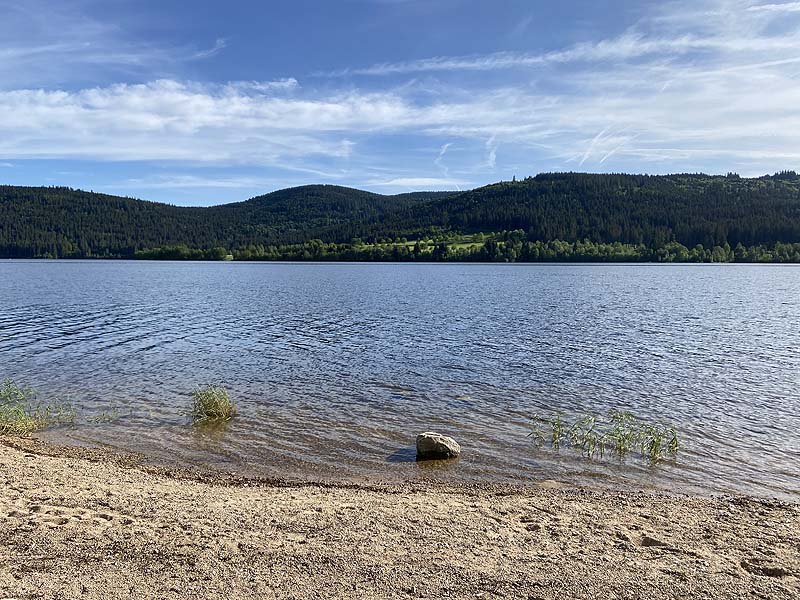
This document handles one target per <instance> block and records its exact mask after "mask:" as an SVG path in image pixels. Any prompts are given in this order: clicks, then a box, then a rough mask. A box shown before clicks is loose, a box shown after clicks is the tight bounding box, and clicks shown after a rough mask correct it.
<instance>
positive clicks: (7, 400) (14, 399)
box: [0, 379, 77, 435]
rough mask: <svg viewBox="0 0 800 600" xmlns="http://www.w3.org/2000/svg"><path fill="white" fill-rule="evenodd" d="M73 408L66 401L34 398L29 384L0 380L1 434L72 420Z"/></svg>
mask: <svg viewBox="0 0 800 600" xmlns="http://www.w3.org/2000/svg"><path fill="white" fill-rule="evenodd" d="M76 417H77V413H76V411H75V409H74V408H73V407H72V405H70V404H69V403H66V402H52V403H49V404H42V403H39V402H37V400H36V393H35V392H34V391H33V390H32V389H31V388H24V387H21V386H19V385H17V384H16V383H15V382H14V381H12V380H11V379H4V380H3V381H2V382H0V435H30V434H31V433H33V432H34V431H39V430H40V429H44V428H45V427H49V426H51V425H60V424H65V423H74V422H75V420H76Z"/></svg>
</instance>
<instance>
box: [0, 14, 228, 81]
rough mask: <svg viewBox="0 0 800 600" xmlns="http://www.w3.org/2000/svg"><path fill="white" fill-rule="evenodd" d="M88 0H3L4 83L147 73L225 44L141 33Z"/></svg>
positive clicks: (0, 55) (0, 47) (0, 76)
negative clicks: (97, 11) (91, 9)
mask: <svg viewBox="0 0 800 600" xmlns="http://www.w3.org/2000/svg"><path fill="white" fill-rule="evenodd" d="M84 5H85V2H82V1H69V2H67V1H65V2H59V3H53V2H48V1H46V0H25V2H17V1H14V0H0V14H2V19H0V88H5V89H10V88H11V87H13V86H17V87H37V86H51V85H54V84H65V83H70V82H71V81H72V80H74V79H76V78H77V79H79V80H81V81H93V80H95V79H105V78H108V77H113V76H117V77H119V76H124V77H129V76H131V74H133V73H138V74H139V75H145V76H147V75H148V74H149V73H152V72H154V71H157V70H159V69H170V68H173V67H176V66H178V65H180V64H183V63H187V62H189V61H197V60H203V59H207V58H210V57H212V56H215V55H217V54H219V53H220V52H221V51H222V50H223V49H224V48H225V47H226V40H225V39H223V38H219V39H217V40H216V41H215V43H214V44H213V46H212V47H210V48H207V49H203V48H202V47H200V48H198V47H194V46H176V45H174V44H169V43H158V42H153V41H150V40H142V39H138V38H137V37H136V36H134V35H132V34H131V33H129V32H127V31H126V30H125V29H124V28H123V27H122V26H120V25H118V24H116V23H112V22H108V21H102V20H98V19H96V18H93V17H92V16H90V15H89V14H88V12H87V10H85V6H84Z"/></svg>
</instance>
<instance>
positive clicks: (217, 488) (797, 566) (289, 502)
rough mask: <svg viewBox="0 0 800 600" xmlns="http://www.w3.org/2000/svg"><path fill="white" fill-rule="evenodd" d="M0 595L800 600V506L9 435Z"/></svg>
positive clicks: (3, 452)
mask: <svg viewBox="0 0 800 600" xmlns="http://www.w3.org/2000/svg"><path fill="white" fill-rule="evenodd" d="M0 481H2V486H1V488H0V489H1V491H0V598H81V599H93V598H98V599H99V598H103V599H105V598H159V599H161V598H498V597H512V598H523V599H540V598H559V599H563V598H632V599H633V598H717V599H719V598H770V599H772V598H800V507H799V506H798V505H796V504H785V503H780V502H776V501H768V500H758V499H752V498H715V499H709V498H694V497H681V496H668V495H654V494H653V493H609V492H597V491H585V490H563V489H545V488H541V487H533V486H529V487H524V488H509V487H495V486H486V485H483V486H474V487H470V486H463V487H452V486H450V487H446V486H441V485H420V484H413V485H412V484H408V485H399V486H398V485H391V486H388V485H387V486H375V487H372V488H368V487H363V486H325V485H321V484H288V483H282V482H277V481H256V480H245V479H238V478H236V477H235V476H225V475H213V474H202V473H196V472H189V471H181V470H178V469H172V470H168V469H164V468H156V467H152V466H147V465H146V464H144V463H142V462H141V460H140V459H139V458H137V457H129V456H120V455H116V454H112V453H110V452H106V451H102V450H87V449H75V448H72V449H70V448H60V447H54V446H48V445H45V444H43V443H41V442H38V441H36V440H32V439H29V440H19V439H6V440H2V442H0Z"/></svg>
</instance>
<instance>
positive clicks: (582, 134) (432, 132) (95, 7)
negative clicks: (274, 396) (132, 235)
mask: <svg viewBox="0 0 800 600" xmlns="http://www.w3.org/2000/svg"><path fill="white" fill-rule="evenodd" d="M189 7H190V8H189ZM0 17H2V18H0V182H3V183H9V184H19V185H68V186H72V187H79V188H83V189H93V190H95V191H102V192H106V193H111V194H120V195H129V196H136V197H141V198H146V199H151V200H159V201H165V202H171V203H175V204H187V205H188V204H216V203H221V202H230V201H235V200H241V199H245V198H248V197H251V196H254V195H258V194H261V193H265V192H268V191H271V190H275V189H279V188H283V187H288V186H293V185H302V184H306V183H334V184H339V185H348V186H354V187H359V188H362V189H369V190H373V191H376V192H381V193H396V192H404V191H409V190H420V189H426V190H427V189H464V188H470V187H476V186H479V185H483V184H486V183H490V182H494V181H498V180H501V179H510V178H511V177H512V176H515V175H516V176H517V177H525V176H527V175H534V174H536V173H539V172H542V171H565V170H570V171H592V172H620V171H623V172H646V173H670V172H686V171H690V172H697V171H703V172H710V173H726V172H728V171H736V172H738V173H740V174H742V175H747V176H752V175H760V174H764V173H771V172H774V171H778V170H782V169H797V168H799V167H800V143H799V142H800V81H799V80H798V78H799V77H800V2H791V1H790V2H780V3H778V2H758V1H756V0H742V1H739V0H711V1H706V0H694V1H679V2H651V3H646V2H614V1H612V2H596V1H595V2H589V1H569V0H564V1H562V2H558V3H553V2H537V1H531V0H529V1H517V0H508V1H500V0H496V1H492V2H489V1H483V2H479V1H472V0H340V1H332V0H330V1H325V2H323V1H310V0H294V1H292V2H277V1H273V2H241V1H235V0H229V1H228V2H224V3H220V2H211V1H208V0H196V1H195V2H193V3H191V4H189V3H186V2H176V1H172V0H160V1H158V2H150V1H142V0H138V1H132V0H103V1H93V0H58V1H54V0H13V1H7V0H0Z"/></svg>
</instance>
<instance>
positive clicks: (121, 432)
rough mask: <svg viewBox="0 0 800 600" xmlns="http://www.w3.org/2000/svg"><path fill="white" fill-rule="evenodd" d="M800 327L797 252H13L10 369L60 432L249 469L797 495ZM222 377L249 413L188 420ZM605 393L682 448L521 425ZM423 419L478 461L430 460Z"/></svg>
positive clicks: (7, 283)
mask: <svg viewBox="0 0 800 600" xmlns="http://www.w3.org/2000/svg"><path fill="white" fill-rule="evenodd" d="M798 334H800V268H798V267H792V266H768V265H759V266H748V265H452V264H451V265H419V264H416V265H415V264H289V263H260V264H244V263H163V262H124V261H118V262H111V261H105V262H99V261H95V262H89V261H60V262H49V261H2V262H0V377H4V376H8V377H12V378H14V379H15V380H16V381H18V382H20V383H25V384H28V385H31V386H33V387H35V388H36V389H37V390H38V391H39V393H40V396H41V397H43V398H53V397H59V398H62V399H67V400H69V401H71V402H72V403H74V404H75V405H76V407H77V408H78V411H79V414H80V417H81V418H80V419H79V422H78V423H77V424H76V425H75V426H70V427H63V428H59V429H56V430H54V431H50V432H48V433H47V434H46V436H47V437H48V438H50V439H55V440H57V441H67V442H72V443H93V444H105V445H109V446H112V447H116V448H121V449H132V450H137V451H142V452H144V453H146V454H148V455H150V456H151V457H154V458H155V459H159V460H171V461H173V460H175V461H178V462H180V463H182V464H189V465H204V466H210V467H213V468H221V469H226V470H233V471H237V472H242V473H248V474H252V475H265V476H271V475H277V476H284V477H300V478H325V479H355V480H374V479H382V480H398V479H412V478H417V477H420V476H425V477H436V478H450V479H480V480H490V481H513V482H533V483H535V482H541V481H544V480H555V481H558V482H562V483H564V484H567V485H589V486H602V487H608V486H611V487H620V486H622V487H657V488H663V489H669V490H672V491H680V492H692V493H704V494H709V493H747V494H755V495H762V496H777V497H781V498H790V499H795V500H796V499H798V498H800V458H798V447H800V433H798V432H800V347H799V345H798ZM208 382H219V383H223V384H225V385H226V386H227V387H228V388H229V390H230V391H231V393H232V395H233V397H234V398H235V400H236V401H237V403H238V406H239V410H240V415H239V417H238V418H237V419H235V420H234V421H232V422H230V423H229V424H228V426H227V427H226V428H224V429H223V430H217V431H202V430H197V429H195V428H192V427H190V426H188V424H187V416H186V410H187V407H188V405H189V404H190V392H191V390H192V389H193V388H194V387H195V386H196V385H199V384H203V383H208ZM611 409H622V410H629V411H632V412H633V413H635V414H636V415H637V416H639V417H642V418H645V419H649V420H654V421H662V422H666V423H670V424H673V425H674V426H675V427H676V428H677V429H678V431H679V432H680V434H681V442H682V444H683V447H682V449H681V451H680V453H679V454H678V457H677V459H676V460H674V461H668V462H664V463H661V464H658V465H655V466H653V465H651V464H649V463H648V462H647V461H643V460H637V459H628V460H625V461H623V462H620V461H618V460H614V459H605V460H589V459H586V458H583V457H581V456H579V455H577V454H576V453H574V452H572V451H570V450H566V449H562V450H561V451H560V452H555V451H552V450H548V449H536V448H535V447H534V446H533V444H532V443H531V439H530V438H529V437H528V436H527V434H528V433H529V432H530V430H531V427H530V418H531V416H532V415H534V414H540V415H542V414H552V413H554V412H556V411H561V412H563V413H564V414H567V415H569V414H580V413H593V414H604V413H607V412H608V411H609V410H611ZM104 411H105V412H104ZM109 411H113V413H114V414H115V415H116V416H117V417H118V418H116V419H115V420H113V422H89V421H88V419H89V418H93V417H100V419H99V420H100V421H104V419H103V417H104V416H108V414H109ZM428 429H435V430H439V431H442V432H445V433H448V434H450V435H453V436H454V437H456V438H457V439H458V440H459V441H460V442H461V443H462V445H463V446H464V448H465V452H464V455H463V456H462V458H461V459H460V460H458V461H455V462H452V463H449V464H447V465H442V464H425V463H415V462H414V461H413V440H414V435H415V434H416V433H417V432H420V431H423V430H428Z"/></svg>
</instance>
